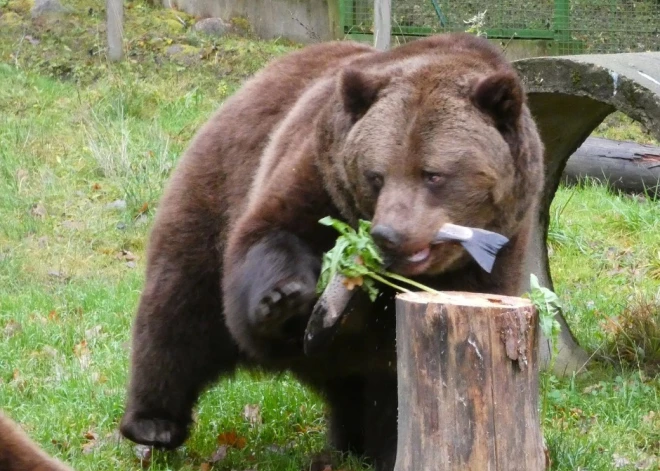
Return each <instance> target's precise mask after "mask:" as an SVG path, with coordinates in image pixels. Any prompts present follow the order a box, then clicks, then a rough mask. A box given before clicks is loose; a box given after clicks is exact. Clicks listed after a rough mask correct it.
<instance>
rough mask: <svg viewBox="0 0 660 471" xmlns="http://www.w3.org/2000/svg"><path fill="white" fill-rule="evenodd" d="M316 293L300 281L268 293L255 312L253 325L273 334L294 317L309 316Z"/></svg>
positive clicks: (289, 283)
mask: <svg viewBox="0 0 660 471" xmlns="http://www.w3.org/2000/svg"><path fill="white" fill-rule="evenodd" d="M313 301H314V291H313V290H311V292H310V290H309V289H307V288H306V287H305V286H304V284H303V283H301V282H299V281H289V282H288V283H285V284H284V285H282V286H281V287H276V288H274V289H273V290H271V291H269V292H267V293H266V294H265V295H264V296H263V297H262V298H261V300H260V301H259V304H257V306H256V308H255V310H254V317H253V323H254V325H255V326H256V327H257V328H259V329H260V330H262V331H266V332H271V333H272V332H273V329H274V328H277V327H278V326H280V325H281V324H283V323H285V322H286V321H288V320H289V319H291V318H292V317H296V316H300V315H308V314H309V312H310V308H311V304H312V302H313Z"/></svg>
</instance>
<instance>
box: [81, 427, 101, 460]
mask: <svg viewBox="0 0 660 471" xmlns="http://www.w3.org/2000/svg"><path fill="white" fill-rule="evenodd" d="M83 437H85V439H86V440H87V443H84V444H83V446H82V452H83V455H87V454H89V453H91V452H92V451H94V448H97V447H99V446H100V445H101V442H99V441H98V438H99V436H98V434H96V433H94V432H92V431H87V432H85V434H84V435H83Z"/></svg>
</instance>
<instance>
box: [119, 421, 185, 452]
mask: <svg viewBox="0 0 660 471" xmlns="http://www.w3.org/2000/svg"><path fill="white" fill-rule="evenodd" d="M119 430H120V432H121V434H122V435H123V436H124V437H126V438H128V439H129V440H131V441H133V442H135V443H139V444H141V445H148V446H154V447H156V448H165V449H168V450H172V449H174V448H177V447H178V446H180V445H181V444H182V443H183V442H184V441H185V439H186V437H187V435H188V427H187V424H185V423H177V422H175V421H173V420H169V419H165V418H157V417H140V416H138V415H137V414H132V413H128V414H126V415H124V417H123V419H122V421H121V425H120V426H119Z"/></svg>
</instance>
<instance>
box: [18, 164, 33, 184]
mask: <svg viewBox="0 0 660 471" xmlns="http://www.w3.org/2000/svg"><path fill="white" fill-rule="evenodd" d="M29 175H30V172H28V171H27V170H25V169H24V168H19V169H18V170H17V171H16V181H17V182H18V186H21V184H22V183H23V181H25V180H27V179H28V176H29Z"/></svg>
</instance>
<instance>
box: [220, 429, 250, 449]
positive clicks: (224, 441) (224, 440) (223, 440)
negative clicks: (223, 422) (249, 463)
mask: <svg viewBox="0 0 660 471" xmlns="http://www.w3.org/2000/svg"><path fill="white" fill-rule="evenodd" d="M246 444H247V442H246V440H245V438H244V437H239V436H238V435H236V432H233V431H231V432H224V433H221V434H220V435H218V445H228V446H231V447H234V448H238V449H239V450H242V449H243V448H245V445H246Z"/></svg>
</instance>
